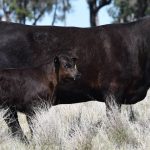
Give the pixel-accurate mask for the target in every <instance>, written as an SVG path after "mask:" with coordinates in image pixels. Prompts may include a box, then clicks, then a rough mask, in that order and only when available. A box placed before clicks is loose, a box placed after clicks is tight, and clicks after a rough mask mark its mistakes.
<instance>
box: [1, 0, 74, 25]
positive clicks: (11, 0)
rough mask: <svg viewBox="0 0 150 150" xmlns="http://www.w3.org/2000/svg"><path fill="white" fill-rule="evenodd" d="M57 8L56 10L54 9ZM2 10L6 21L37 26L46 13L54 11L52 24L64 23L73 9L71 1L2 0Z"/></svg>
mask: <svg viewBox="0 0 150 150" xmlns="http://www.w3.org/2000/svg"><path fill="white" fill-rule="evenodd" d="M54 6H55V8H54ZM0 8H1V10H3V17H5V20H6V21H14V22H18V23H22V24H26V21H27V20H29V21H31V22H33V25H36V24H37V22H38V21H39V20H40V19H42V17H43V16H44V14H45V13H52V12H53V10H54V9H55V11H54V16H53V17H54V18H53V21H52V24H53V25H54V23H55V21H56V20H61V21H63V20H64V19H65V17H64V16H65V13H66V12H67V11H68V10H69V9H70V8H71V5H70V3H69V0H0Z"/></svg>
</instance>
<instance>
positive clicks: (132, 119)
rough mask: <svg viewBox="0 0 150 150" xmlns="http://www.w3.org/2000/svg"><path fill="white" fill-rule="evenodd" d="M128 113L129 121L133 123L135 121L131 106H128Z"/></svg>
mask: <svg viewBox="0 0 150 150" xmlns="http://www.w3.org/2000/svg"><path fill="white" fill-rule="evenodd" d="M128 112H129V121H131V122H135V121H136V117H135V115H134V111H133V108H132V105H130V106H128Z"/></svg>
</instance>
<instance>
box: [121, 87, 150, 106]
mask: <svg viewBox="0 0 150 150" xmlns="http://www.w3.org/2000/svg"><path fill="white" fill-rule="evenodd" d="M147 91H148V87H147V86H146V85H143V86H139V87H137V88H133V89H131V88H130V89H129V90H128V91H127V93H125V99H124V101H123V104H135V103H137V102H139V101H141V100H143V99H144V98H145V97H146V94H147Z"/></svg>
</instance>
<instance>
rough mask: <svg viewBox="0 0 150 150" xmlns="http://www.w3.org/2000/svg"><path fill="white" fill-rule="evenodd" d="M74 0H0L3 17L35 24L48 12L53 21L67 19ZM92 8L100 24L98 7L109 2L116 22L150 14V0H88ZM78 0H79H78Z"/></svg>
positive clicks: (94, 21) (94, 20)
mask: <svg viewBox="0 0 150 150" xmlns="http://www.w3.org/2000/svg"><path fill="white" fill-rule="evenodd" d="M73 1H75V0H0V19H1V20H6V21H13V22H18V23H22V24H26V22H27V21H30V22H31V23H32V24H33V25H36V24H37V22H38V21H41V20H42V19H43V17H44V15H45V14H46V13H47V14H49V16H50V20H52V21H51V25H54V24H55V22H56V21H58V20H59V21H63V22H65V21H66V15H67V13H71V9H73V5H72V2H73ZM85 1H86V3H87V5H88V8H87V9H88V10H89V21H90V25H91V26H97V25H98V24H99V20H98V13H100V12H99V10H100V9H101V8H103V7H105V6H108V5H110V7H109V9H108V13H109V15H110V16H111V17H112V18H113V19H114V22H129V21H133V20H136V19H138V18H140V17H144V16H146V15H149V14H150V0H85ZM77 2H78V0H77Z"/></svg>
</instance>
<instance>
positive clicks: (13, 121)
mask: <svg viewBox="0 0 150 150" xmlns="http://www.w3.org/2000/svg"><path fill="white" fill-rule="evenodd" d="M4 120H5V122H6V124H7V125H8V127H9V129H10V130H11V132H12V135H13V136H16V137H19V138H20V139H21V140H22V141H24V142H28V140H27V138H26V136H25V135H24V133H23V131H22V129H21V126H20V124H19V121H18V115H17V110H16V107H15V106H10V107H8V109H7V111H6V113H5V115H4Z"/></svg>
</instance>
